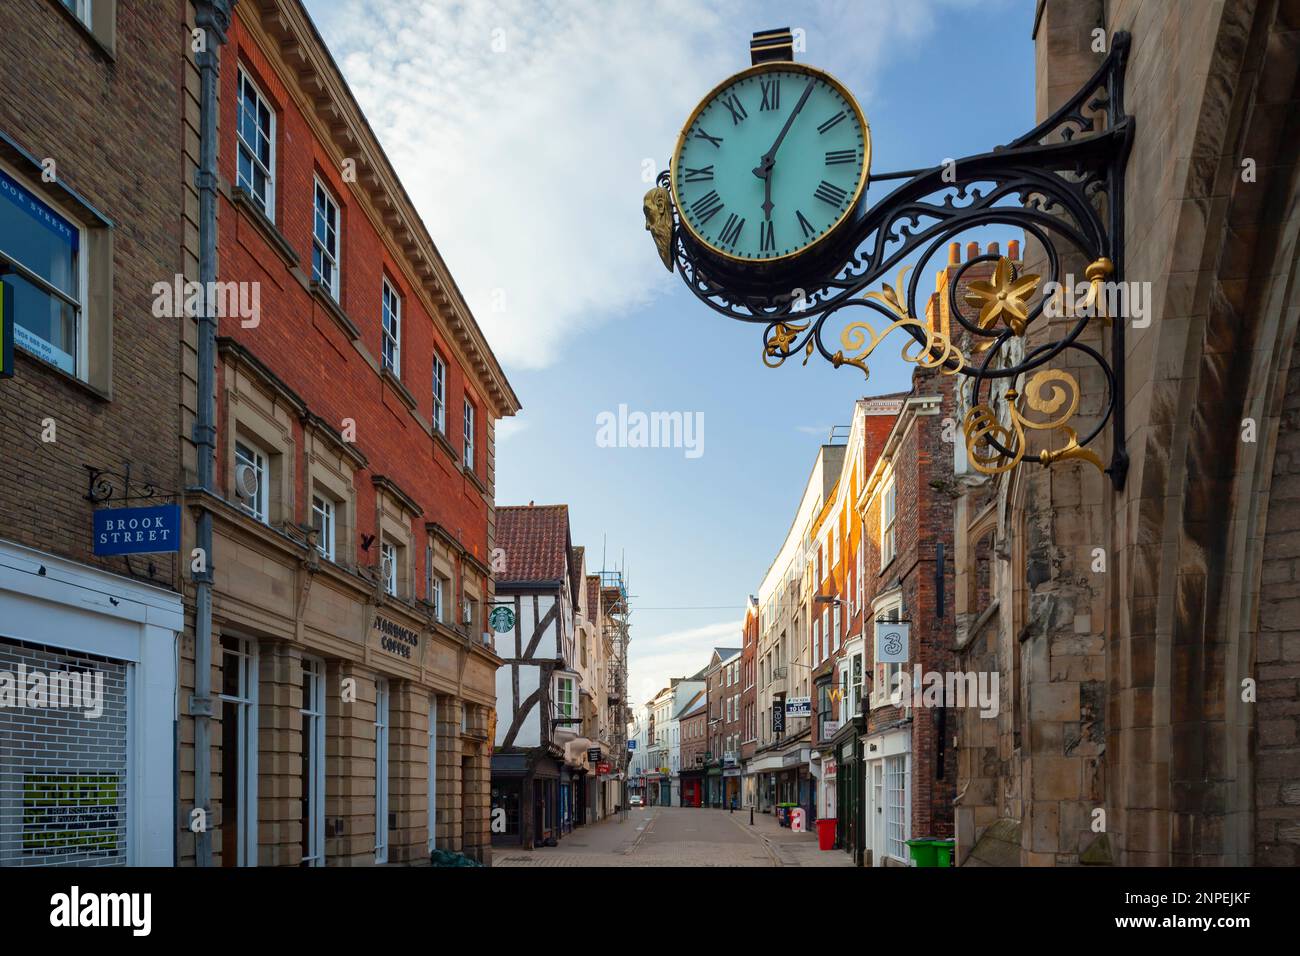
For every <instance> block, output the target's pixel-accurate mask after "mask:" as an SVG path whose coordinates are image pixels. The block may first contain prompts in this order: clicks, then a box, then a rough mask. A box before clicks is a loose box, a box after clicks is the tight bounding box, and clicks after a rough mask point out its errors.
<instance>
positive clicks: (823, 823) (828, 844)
mask: <svg viewBox="0 0 1300 956" xmlns="http://www.w3.org/2000/svg"><path fill="white" fill-rule="evenodd" d="M817 847H818V849H821V850H833V849H835V818H834V817H829V818H827V819H825V820H818V821H817Z"/></svg>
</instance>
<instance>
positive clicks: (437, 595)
mask: <svg viewBox="0 0 1300 956" xmlns="http://www.w3.org/2000/svg"><path fill="white" fill-rule="evenodd" d="M446 587H447V582H446V579H445V578H443V577H442V576H441V575H439V574H437V573H436V572H435V573H434V575H433V591H432V592H430V595H429V603H430V604H432V605H433V619H434V620H435V621H438V622H440V623H441V622H445V621H446V618H445V617H443V614H442V609H443V607H444V606H445V600H444V598H443V595H444V593H445V591H446Z"/></svg>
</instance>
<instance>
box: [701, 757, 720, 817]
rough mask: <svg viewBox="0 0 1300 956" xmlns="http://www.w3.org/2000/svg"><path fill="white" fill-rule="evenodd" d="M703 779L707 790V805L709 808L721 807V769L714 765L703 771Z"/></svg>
mask: <svg viewBox="0 0 1300 956" xmlns="http://www.w3.org/2000/svg"><path fill="white" fill-rule="evenodd" d="M704 777H705V784H706V787H707V790H708V805H709V806H710V807H720V806H722V768H721V767H720V766H718V765H717V764H714V765H713V766H712V767H709V768H708V769H707V770H705V772H704Z"/></svg>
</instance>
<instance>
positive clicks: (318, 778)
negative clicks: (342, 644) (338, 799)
mask: <svg viewBox="0 0 1300 956" xmlns="http://www.w3.org/2000/svg"><path fill="white" fill-rule="evenodd" d="M299 712H300V713H301V714H302V801H301V821H302V863H301V865H302V866H324V865H325V662H324V661H323V660H321V659H320V658H318V657H308V656H304V657H303V659H302V707H301V708H300V709H299Z"/></svg>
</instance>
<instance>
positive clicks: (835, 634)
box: [831, 604, 840, 651]
mask: <svg viewBox="0 0 1300 956" xmlns="http://www.w3.org/2000/svg"><path fill="white" fill-rule="evenodd" d="M831 620H832V621H833V622H834V623H833V626H832V628H831V650H832V651H838V650H839V649H840V606H839V605H838V604H836V605H835V606H834V607H832V608H831Z"/></svg>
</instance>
